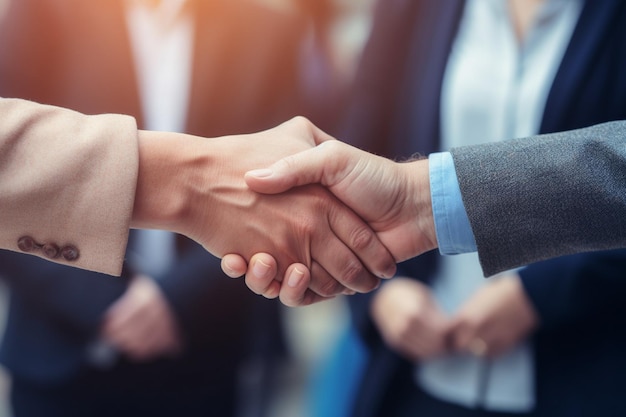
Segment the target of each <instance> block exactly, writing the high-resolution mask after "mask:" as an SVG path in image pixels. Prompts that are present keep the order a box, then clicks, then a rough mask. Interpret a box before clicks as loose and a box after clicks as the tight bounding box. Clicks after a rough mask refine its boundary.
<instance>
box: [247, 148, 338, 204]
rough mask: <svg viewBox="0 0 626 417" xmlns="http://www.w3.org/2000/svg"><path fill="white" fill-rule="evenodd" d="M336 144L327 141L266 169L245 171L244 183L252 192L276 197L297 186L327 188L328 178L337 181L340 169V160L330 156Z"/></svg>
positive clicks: (335, 156) (332, 155)
mask: <svg viewBox="0 0 626 417" xmlns="http://www.w3.org/2000/svg"><path fill="white" fill-rule="evenodd" d="M335 144H339V141H336V140H329V141H327V142H323V143H322V144H320V145H318V146H316V147H314V148H311V149H307V150H306V151H302V152H299V153H296V154H293V155H290V156H288V157H285V158H283V159H280V160H278V161H277V162H275V163H274V164H272V165H271V166H270V167H268V168H264V169H256V170H252V171H248V172H246V174H245V180H246V184H248V187H250V188H251V189H252V190H254V191H256V192H259V193H265V194H277V193H281V192H283V191H286V190H288V189H290V188H293V187H297V186H300V185H306V184H314V183H321V184H323V185H329V182H330V179H333V180H334V181H336V180H337V174H339V173H340V172H341V170H342V167H341V164H340V158H337V155H334V154H333V150H332V148H334V147H335V146H334V145H335Z"/></svg>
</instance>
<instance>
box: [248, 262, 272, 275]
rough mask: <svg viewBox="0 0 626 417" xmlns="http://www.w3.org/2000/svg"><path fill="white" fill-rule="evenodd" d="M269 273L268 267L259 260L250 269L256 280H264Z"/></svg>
mask: <svg viewBox="0 0 626 417" xmlns="http://www.w3.org/2000/svg"><path fill="white" fill-rule="evenodd" d="M269 271H270V265H268V264H266V263H265V262H263V261H262V260H260V259H259V260H257V261H255V262H254V266H253V267H252V273H253V274H254V276H255V277H256V278H266V277H267V273H268V272H269Z"/></svg>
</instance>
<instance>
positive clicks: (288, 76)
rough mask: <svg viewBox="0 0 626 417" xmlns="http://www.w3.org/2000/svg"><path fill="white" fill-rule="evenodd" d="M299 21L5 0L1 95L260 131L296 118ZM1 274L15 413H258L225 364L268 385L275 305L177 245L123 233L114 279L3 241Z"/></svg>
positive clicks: (74, 1) (175, 8)
mask: <svg viewBox="0 0 626 417" xmlns="http://www.w3.org/2000/svg"><path fill="white" fill-rule="evenodd" d="M301 18H302V16H301V15H297V14H288V13H284V12H282V11H277V10H273V9H270V8H268V7H267V6H264V5H260V4H259V3H257V2H255V1H254V0H249V1H247V0H238V1H234V0H162V1H159V0H99V1H89V2H84V1H81V0H63V1H52V0H13V1H11V2H10V4H9V6H8V9H7V12H6V14H5V16H4V18H3V20H2V22H1V23H0V95H1V96H4V97H19V98H26V99H30V100H34V101H38V102H41V103H45V104H54V105H59V106H63V107H68V108H71V109H75V110H78V111H81V112H84V113H87V114H96V113H107V112H111V113H124V114H129V115H132V116H134V117H135V118H136V119H137V121H138V124H139V127H140V128H143V129H151V130H165V131H181V132H186V133H191V134H195V135H201V136H209V137H213V136H220V135H226V134H236V133H247V132H254V131H259V130H263V129H266V128H269V127H272V126H275V125H277V124H279V123H281V122H283V121H284V120H286V119H288V118H290V117H292V116H295V115H297V114H307V109H306V108H304V107H303V106H302V104H303V103H304V99H303V96H302V94H301V93H302V92H301V89H300V66H301V64H302V62H301V58H300V47H301V43H302V40H303V32H302V27H303V24H302V22H301ZM309 116H314V115H311V114H309ZM0 275H2V276H3V278H5V279H6V280H7V281H8V283H9V287H10V290H11V292H10V307H9V316H8V323H7V329H6V334H5V336H4V339H3V344H2V349H1V351H0V359H1V360H2V363H3V364H4V365H5V366H6V367H7V369H8V370H9V372H10V374H11V377H12V387H11V405H12V407H13V411H14V414H15V415H16V416H17V417H21V416H63V417H68V416H87V415H89V416H111V415H116V416H144V415H145V416H172V415H185V416H208V415H215V416H233V415H237V412H238V406H239V408H240V409H241V408H242V407H245V408H246V409H247V410H248V411H249V410H250V409H251V407H250V404H246V402H250V401H252V402H253V403H254V407H252V409H254V412H255V413H256V415H263V413H264V404H263V403H262V402H263V400H264V399H265V398H266V397H267V395H253V396H251V395H250V393H251V392H253V391H246V390H244V391H246V393H243V394H242V392H241V391H242V384H241V381H240V380H239V378H238V375H239V372H240V370H241V368H242V366H243V365H244V364H245V365H247V366H246V369H247V370H248V371H249V372H248V373H247V374H246V375H244V377H243V378H242V379H243V381H244V382H245V383H244V385H246V384H247V385H248V388H250V386H251V388H252V390H262V389H263V388H264V387H266V386H267V385H269V381H268V380H267V379H264V376H265V377H269V376H268V372H269V373H271V371H270V368H271V365H270V364H271V361H272V360H274V359H276V358H278V357H280V355H281V354H283V353H284V350H285V347H284V344H283V334H282V332H283V330H282V327H281V321H280V310H279V309H280V306H279V304H278V302H275V301H267V300H264V299H262V298H259V297H256V296H255V295H253V294H252V293H250V292H249V291H248V290H247V289H246V288H245V286H244V285H243V283H242V282H237V281H233V280H230V279H227V278H226V277H225V276H224V275H223V273H222V272H221V269H220V264H219V259H217V258H215V257H213V256H211V255H210V254H208V253H206V251H204V249H203V248H202V247H201V246H200V245H197V244H196V243H194V242H192V241H191V240H188V239H186V238H184V237H182V236H178V235H174V234H171V233H168V232H161V231H133V232H132V233H131V237H130V239H129V247H128V252H127V261H126V268H125V272H124V273H123V276H122V277H121V279H111V277H109V276H105V275H101V274H97V273H92V272H86V271H81V270H77V269H73V268H69V267H64V266H60V265H53V264H50V263H47V262H45V261H43V260H40V259H34V258H32V257H27V256H24V255H20V254H16V253H12V252H2V253H0ZM261 392H264V391H261ZM265 394H267V392H265ZM255 401H257V402H255Z"/></svg>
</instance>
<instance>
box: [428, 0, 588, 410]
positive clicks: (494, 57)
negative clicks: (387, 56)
mask: <svg viewBox="0 0 626 417" xmlns="http://www.w3.org/2000/svg"><path fill="white" fill-rule="evenodd" d="M581 9H582V0H546V1H545V3H544V4H543V5H542V7H541V9H540V10H539V11H538V15H537V16H536V18H535V20H534V22H533V26H532V27H531V28H530V30H529V32H528V33H527V35H526V36H527V37H526V39H525V40H524V41H523V42H522V43H521V44H520V42H519V41H518V39H517V37H516V35H515V32H514V29H513V25H512V23H511V20H510V14H509V9H508V2H507V1H506V0H468V1H467V3H466V6H465V10H464V12H463V16H462V19H461V23H460V26H459V31H458V33H457V36H456V39H455V41H454V44H453V48H452V51H451V54H450V57H449V59H448V64H447V67H446V73H445V75H444V82H443V86H442V92H441V127H442V128H441V132H442V147H441V148H442V150H448V149H450V148H452V147H455V146H462V145H471V144H477V143H484V142H490V141H491V142H493V141H498V140H502V139H505V138H514V137H525V136H530V135H534V134H536V133H538V131H539V128H540V124H541V120H542V116H543V111H544V108H545V103H546V99H547V96H548V93H549V91H550V87H551V85H552V82H553V80H554V77H555V74H556V71H557V70H558V68H559V64H560V62H561V60H562V57H563V55H564V53H565V50H566V48H567V45H568V43H569V40H570V38H571V34H572V32H573V30H574V28H575V26H576V22H577V21H578V17H579V15H580V11H581ZM484 284H485V278H483V274H482V270H481V268H480V264H479V262H478V256H477V255H476V254H475V253H472V254H465V255H457V256H452V257H444V258H442V265H441V268H440V270H439V272H438V275H437V277H436V280H435V284H434V286H433V292H434V294H435V297H436V298H437V301H438V302H439V303H440V304H441V306H442V308H444V310H446V311H447V312H448V313H454V312H455V311H456V310H457V309H458V308H459V306H460V305H461V303H463V302H464V301H465V300H467V299H468V298H469V297H470V296H471V295H472V294H473V293H474V292H475V291H476V290H477V289H479V288H480V287H481V286H482V285H484ZM533 361H534V359H533V356H532V350H531V349H530V345H529V342H528V341H525V342H523V343H520V344H519V345H518V346H516V347H515V348H514V349H512V350H511V351H509V352H507V353H505V354H503V355H501V356H499V357H497V358H495V359H492V360H489V361H487V360H485V359H479V358H476V357H473V356H469V355H456V356H449V357H444V358H440V359H436V360H433V361H430V362H426V363H422V364H421V365H420V367H419V368H418V369H417V371H416V379H417V383H418V384H419V385H420V386H421V387H422V389H424V390H425V391H426V392H428V393H430V394H431V395H433V396H435V397H437V398H439V399H442V400H444V401H448V402H452V403H456V404H459V405H463V406H466V407H470V408H473V407H483V408H485V409H487V410H492V411H502V412H528V411H530V410H532V408H533V407H534V404H535V398H534V391H535V389H534V364H533Z"/></svg>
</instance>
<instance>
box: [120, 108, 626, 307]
mask: <svg viewBox="0 0 626 417" xmlns="http://www.w3.org/2000/svg"><path fill="white" fill-rule="evenodd" d="M624 132H626V124H625V123H623V122H613V123H607V124H604V125H597V126H592V127H589V128H586V129H580V130H578V131H572V132H562V133H557V134H552V135H546V136H545V137H543V136H537V137H534V138H526V139H518V140H510V141H504V142H500V143H495V144H487V145H478V146H469V147H465V148H458V149H456V150H452V152H451V153H452V155H453V156H454V161H452V162H450V161H451V159H452V157H450V159H446V157H445V156H444V154H435V155H433V157H432V158H430V159H429V160H426V159H418V160H413V161H409V162H404V163H398V162H393V161H390V160H388V159H385V158H381V157H378V156H375V155H372V154H370V153H367V152H364V151H361V150H359V149H356V148H354V147H351V146H349V145H347V144H345V143H342V142H339V141H337V140H334V139H333V138H332V137H330V136H328V135H327V134H325V133H324V132H322V131H321V130H319V129H318V128H316V127H315V126H314V125H313V124H311V123H310V122H309V121H308V120H306V119H304V118H295V119H292V120H290V121H288V122H286V123H283V124H282V125H280V126H278V127H276V128H273V129H270V130H267V131H264V132H260V133H255V134H250V135H239V136H229V137H222V138H217V139H204V138H200V137H196V136H189V135H181V134H175V133H166V132H146V131H140V132H139V173H138V180H137V189H136V193H135V204H134V209H133V214H132V219H131V227H135V228H148V229H166V230H171V231H174V232H178V233H181V234H184V235H186V236H188V237H190V238H192V239H194V240H196V241H197V242H200V243H201V244H202V245H203V246H204V247H205V248H206V249H207V250H208V251H209V252H211V253H212V254H214V255H216V256H218V257H221V258H222V269H223V270H224V272H226V274H227V275H229V276H232V277H237V276H241V275H244V274H245V275H246V284H247V285H248V287H250V289H251V290H252V291H254V292H256V293H258V294H263V295H264V296H266V297H270V298H275V297H280V299H281V301H282V302H283V303H285V304H287V305H290V306H300V305H308V304H312V303H315V302H317V301H321V300H324V299H327V298H329V297H334V296H336V295H338V294H352V293H355V292H368V291H371V290H373V289H374V288H376V287H377V286H378V285H379V284H380V282H381V280H382V279H384V278H391V277H392V276H393V275H394V274H395V271H396V263H398V262H401V261H404V260H406V259H409V258H412V257H415V256H417V255H420V254H422V253H424V252H426V251H429V250H432V249H435V248H437V247H438V246H441V248H440V250H441V252H442V253H445V254H454V253H463V252H472V251H476V250H478V254H479V259H480V261H481V265H482V267H483V271H484V272H485V273H486V274H487V275H492V274H495V273H497V272H501V271H504V270H507V269H511V268H515V267H518V266H522V265H526V264H529V263H533V262H536V261H539V260H543V259H548V258H551V257H556V256H562V255H567V254H571V253H578V252H588V251H592V250H606V249H613V248H623V247H625V245H626V231H625V229H624V225H625V224H626V223H624V221H623V219H624V218H625V216H626V198H624V196H625V195H626V194H625V193H624V191H623V190H624V182H623V175H624V166H625V164H624V162H623V161H625V160H626V155H625V154H624V147H623V137H624V134H625V133H624ZM589 149H594V152H588V150H589ZM448 156H449V154H448ZM528 160H532V161H533V163H532V164H530V163H528ZM555 160H557V161H558V164H557V165H556V167H555ZM581 160H584V161H585V163H584V164H582V165H584V166H589V167H591V166H600V167H605V166H609V167H611V169H608V170H604V169H603V171H602V175H601V176H598V178H596V176H595V175H594V174H593V173H591V174H590V173H588V172H587V171H585V170H581V168H580V167H581V164H580V162H579V161H581ZM457 162H458V164H457ZM429 163H430V164H432V166H429ZM446 164H447V166H448V168H449V167H450V164H451V165H452V166H453V169H452V170H451V171H450V170H449V169H440V168H441V167H443V166H444V165H446ZM450 172H452V173H450ZM431 175H432V176H433V182H432V183H431V178H430V176H431ZM440 177H441V178H440ZM457 180H458V182H457ZM452 183H454V184H455V185H452ZM460 188H464V190H465V192H464V193H462V192H461V191H460ZM431 191H432V195H431ZM457 191H458V193H457ZM461 194H462V195H461ZM579 195H582V196H584V198H582V197H580V198H579V197H578V196H579ZM607 196H610V198H609V197H607ZM461 197H462V198H461ZM555 202H556V203H555ZM581 202H584V203H581ZM433 207H434V208H435V211H434V212H433ZM470 218H471V219H472V223H471V224H470V220H469V219H470ZM588 218H594V219H596V220H597V221H596V222H588V221H587V220H586V219H588ZM571 219H581V221H571ZM435 224H436V225H437V228H435ZM438 234H439V235H438ZM512 237H514V238H512ZM438 239H439V240H438ZM519 242H524V246H523V247H521V245H520V244H519Z"/></svg>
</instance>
